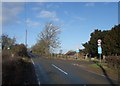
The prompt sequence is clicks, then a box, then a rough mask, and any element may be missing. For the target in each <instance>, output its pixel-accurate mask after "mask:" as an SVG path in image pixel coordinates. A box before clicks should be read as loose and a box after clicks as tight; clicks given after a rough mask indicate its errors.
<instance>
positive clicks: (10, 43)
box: [1, 34, 27, 57]
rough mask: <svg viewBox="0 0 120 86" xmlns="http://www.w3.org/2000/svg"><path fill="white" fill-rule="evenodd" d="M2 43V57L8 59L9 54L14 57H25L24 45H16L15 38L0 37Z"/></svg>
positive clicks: (25, 49)
mask: <svg viewBox="0 0 120 86" xmlns="http://www.w3.org/2000/svg"><path fill="white" fill-rule="evenodd" d="M1 41H2V57H5V56H7V57H9V56H11V55H10V54H14V55H16V56H27V48H26V46H25V45H24V44H16V38H15V37H13V38H10V37H9V36H8V35H5V34H3V35H2V36H1Z"/></svg>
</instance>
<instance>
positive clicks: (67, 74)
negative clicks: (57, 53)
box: [52, 64, 68, 75]
mask: <svg viewBox="0 0 120 86" xmlns="http://www.w3.org/2000/svg"><path fill="white" fill-rule="evenodd" d="M52 66H53V67H55V68H56V69H58V70H60V71H61V72H63V73H64V74H66V75H68V73H67V72H65V71H63V70H62V69H60V68H59V67H57V66H55V65H54V64H52Z"/></svg>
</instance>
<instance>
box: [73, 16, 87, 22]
mask: <svg viewBox="0 0 120 86" xmlns="http://www.w3.org/2000/svg"><path fill="white" fill-rule="evenodd" d="M75 19H77V20H80V21H84V20H86V19H85V18H83V17H80V16H76V17H75Z"/></svg>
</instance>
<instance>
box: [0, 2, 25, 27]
mask: <svg viewBox="0 0 120 86" xmlns="http://www.w3.org/2000/svg"><path fill="white" fill-rule="evenodd" d="M23 10H24V3H17V2H16V3H15V2H14V3H12V2H9V3H3V4H2V23H3V25H9V24H15V23H17V22H18V20H19V16H18V15H19V14H20V13H21V12H22V11H23Z"/></svg>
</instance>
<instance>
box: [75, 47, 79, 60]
mask: <svg viewBox="0 0 120 86" xmlns="http://www.w3.org/2000/svg"><path fill="white" fill-rule="evenodd" d="M79 52H80V50H79V48H78V49H77V50H76V53H77V57H76V59H77V58H78V56H79Z"/></svg>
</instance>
